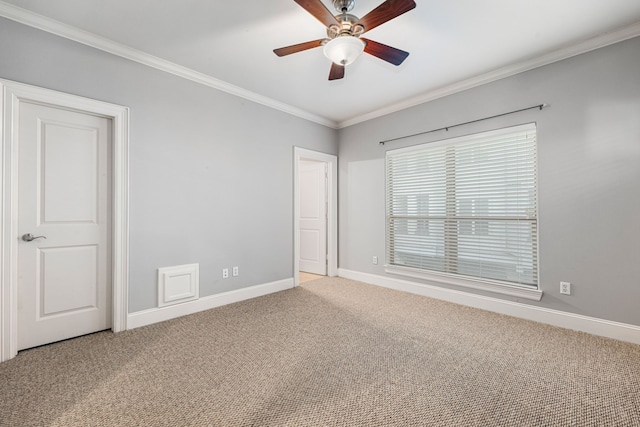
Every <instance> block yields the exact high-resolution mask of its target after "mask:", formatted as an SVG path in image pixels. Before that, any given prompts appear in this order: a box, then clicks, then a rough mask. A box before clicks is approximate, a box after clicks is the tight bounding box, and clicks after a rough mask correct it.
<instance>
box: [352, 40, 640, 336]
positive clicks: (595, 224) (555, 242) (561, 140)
mask: <svg viewBox="0 0 640 427" xmlns="http://www.w3.org/2000/svg"><path fill="white" fill-rule="evenodd" d="M540 103H548V104H550V107H549V108H547V109H544V110H542V111H539V110H533V111H529V112H525V113H519V114H515V115H511V116H507V117H503V118H500V119H492V120H488V121H484V122H481V123H478V124H474V125H470V126H464V127H459V128H456V129H452V130H450V131H449V132H445V131H442V132H438V133H434V134H430V135H425V136H422V137H416V138H411V139H406V140H402V141H397V142H392V143H388V144H386V146H380V145H379V144H378V142H379V141H380V140H384V139H389V138H394V137H399V136H404V135H410V134H414V133H417V132H421V131H426V130H429V129H434V128H440V127H443V126H446V125H452V124H456V123H460V122H466V121H470V120H474V119H478V118H483V117H488V116H492V115H495V114H499V113H502V112H506V111H511V110H516V109H520V108H523V107H528V106H531V105H536V104H540ZM528 122H537V126H538V168H539V169H538V175H539V186H538V188H539V225H540V239H539V244H540V246H539V248H540V249H539V253H540V286H541V288H542V290H543V291H544V296H543V298H542V301H540V302H539V303H538V302H531V301H521V302H524V303H527V304H535V305H538V306H542V307H548V308H552V309H557V310H562V311H566V312H571V313H577V314H583V315H587V316H593V317H597V318H602V319H609V320H613V321H619V322H624V323H629V324H633V325H640V269H639V265H640V225H639V223H638V221H640V38H635V39H632V40H628V41H625V42H622V43H618V44H616V45H612V46H608V47H605V48H602V49H599V50H596V51H593V52H590V53H587V54H583V55H580V56H577V57H574V58H570V59H567V60H564V61H561V62H558V63H555V64H551V65H548V66H545V67H541V68H538V69H535V70H532V71H529V72H526V73H522V74H519V75H517V76H513V77H510V78H506V79H503V80H500V81H497V82H493V83H490V84H486V85H483V86H480V87H477V88H474V89H472V90H467V91H465V92H461V93H458V94H455V95H451V96H448V97H445V98H441V99H438V100H435V101H432V102H429V103H426V104H422V105H419V106H416V107H413V108H410V109H407V110H404V111H401V112H398V113H395V114H391V115H388V116H385V117H381V118H378V119H374V120H370V121H368V122H365V123H361V124H358V125H353V126H351V127H348V128H345V129H342V130H340V132H339V141H340V151H339V157H340V175H339V180H340V199H339V205H340V218H339V228H340V236H339V242H340V247H339V252H340V267H341V268H344V269H349V270H354V271H358V272H365V273H371V274H376V275H381V276H385V275H386V273H385V272H384V267H383V265H382V264H383V263H380V264H379V265H377V266H376V265H373V264H372V262H371V259H372V256H374V255H376V256H378V257H379V258H380V259H384V251H385V238H384V229H385V213H384V206H385V193H384V155H385V150H387V149H394V148H399V147H403V146H407V145H415V144H418V143H425V142H430V141H435V140H440V139H445V138H450V137H455V136H459V135H464V134H470V133H474V132H479V131H484V130H490V129H496V128H501V127H505V126H511V125H516V124H522V123H528ZM390 277H393V276H391V275H390ZM396 277H397V276H396ZM399 278H401V279H406V278H404V277H399ZM560 281H569V282H571V283H572V285H573V287H572V292H573V295H571V296H564V295H562V296H561V295H560V294H559V283H560ZM423 283H426V282H423ZM469 292H474V291H471V290H469ZM476 293H481V292H476ZM486 295H491V296H494V297H497V298H503V299H509V300H512V299H513V298H508V297H501V296H499V295H494V294H488V293H487V294H486Z"/></svg>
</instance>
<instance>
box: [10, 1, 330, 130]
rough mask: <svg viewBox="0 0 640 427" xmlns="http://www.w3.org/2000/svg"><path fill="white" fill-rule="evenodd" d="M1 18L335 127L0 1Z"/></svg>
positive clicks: (283, 105) (326, 120)
mask: <svg viewBox="0 0 640 427" xmlns="http://www.w3.org/2000/svg"><path fill="white" fill-rule="evenodd" d="M0 16H1V17H4V18H7V19H10V20H12V21H15V22H18V23H20V24H24V25H27V26H30V27H33V28H37V29H39V30H42V31H46V32H48V33H51V34H54V35H56V36H59V37H64V38H66V39H69V40H72V41H75V42H77V43H81V44H84V45H86V46H90V47H93V48H95V49H99V50H102V51H104V52H107V53H110V54H112V55H116V56H119V57H122V58H125V59H128V60H130V61H134V62H137V63H140V64H143V65H146V66H148V67H151V68H155V69H157V70H160V71H164V72H166V73H169V74H173V75H175V76H178V77H182V78H184V79H187V80H191V81H193V82H195V83H198V84H201V85H204V86H208V87H211V88H214V89H218V90H220V91H223V92H226V93H229V94H232V95H235V96H238V97H240V98H244V99H247V100H249V101H252V102H255V103H257V104H261V105H264V106H266V107H270V108H273V109H275V110H279V111H282V112H284V113H287V114H291V115H293V116H297V117H300V118H302V119H305V120H309V121H311V122H315V123H318V124H321V125H323V126H327V127H330V128H333V129H336V128H337V126H338V124H337V123H336V122H334V121H332V120H329V119H327V118H325V117H321V116H318V115H316V114H312V113H310V112H308V111H305V110H302V109H300V108H297V107H293V106H291V105H289V104H285V103H283V102H280V101H276V100H274V99H272V98H269V97H266V96H263V95H260V94H257V93H255V92H251V91H249V90H246V89H243V88H241V87H238V86H235V85H232V84H230V83H227V82H225V81H222V80H219V79H216V78H215V77H211V76H209V75H207V74H204V73H201V72H198V71H195V70H192V69H190V68H187V67H183V66H182V65H178V64H175V63H173V62H171V61H167V60H165V59H162V58H159V57H157V56H153V55H150V54H148V53H145V52H143V51H140V50H137V49H134V48H132V47H130V46H127V45H124V44H122V43H118V42H115V41H113V40H110V39H107V38H105V37H101V36H98V35H96V34H93V33H90V32H88V31H84V30H81V29H79V28H76V27H74V26H71V25H67V24H64V23H62V22H60V21H56V20H54V19H51V18H48V17H46V16H43V15H39V14H37V13H34V12H31V11H28V10H26V9H22V8H20V7H17V6H14V5H12V4H9V3H6V2H4V1H0Z"/></svg>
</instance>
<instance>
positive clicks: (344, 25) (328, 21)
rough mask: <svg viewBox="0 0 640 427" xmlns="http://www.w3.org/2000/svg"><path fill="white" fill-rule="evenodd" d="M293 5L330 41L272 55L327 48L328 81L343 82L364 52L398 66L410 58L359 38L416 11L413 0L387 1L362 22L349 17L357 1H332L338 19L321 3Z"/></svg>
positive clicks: (305, 0) (300, 0)
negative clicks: (348, 68)
mask: <svg viewBox="0 0 640 427" xmlns="http://www.w3.org/2000/svg"><path fill="white" fill-rule="evenodd" d="M294 1H295V2H296V3H298V4H299V5H300V6H302V7H303V8H304V9H305V10H306V11H307V12H309V13H310V14H311V15H313V16H314V17H315V18H316V19H317V20H318V21H320V22H321V23H322V24H324V25H325V26H326V27H327V36H328V38H323V39H318V40H313V41H309V42H305V43H299V44H294V45H291V46H286V47H281V48H279V49H274V50H273V52H274V53H275V54H276V55H278V56H285V55H291V54H292V53H297V52H302V51H304V50H308V49H313V48H315V47H320V46H324V54H325V56H326V57H327V58H329V59H330V60H331V70H330V72H329V80H337V79H341V78H343V77H344V69H345V67H346V66H347V65H349V64H351V63H352V62H353V61H355V60H356V58H357V57H358V56H360V54H361V53H362V52H366V53H368V54H370V55H373V56H375V57H378V58H380V59H382V60H384V61H387V62H389V63H391V64H393V65H396V66H397V65H400V64H402V62H403V61H404V60H405V59H406V58H407V56H409V52H405V51H403V50H400V49H396V48H394V47H391V46H387V45H385V44H382V43H378V42H375V41H373V40H369V39H366V38H364V37H360V36H361V35H362V34H364V33H365V32H367V31H370V30H372V29H374V28H375V27H377V26H379V25H382V24H384V23H385V22H387V21H390V20H392V19H393V18H397V17H398V16H400V15H402V14H403V13H405V12H408V11H410V10H411V9H413V8H414V7H416V3H415V1H413V0H386V1H385V2H384V3H382V4H381V5H379V6H378V7H376V8H375V9H373V10H372V11H371V12H369V13H368V14H366V15H365V16H364V17H362V18H358V17H357V16H355V15H352V14H350V13H349V12H350V11H351V10H353V7H354V6H355V3H356V1H355V0H333V6H334V7H335V8H336V10H337V11H338V12H339V13H338V14H337V15H335V16H334V15H333V14H332V13H331V11H330V10H329V9H328V8H327V7H326V6H325V5H324V4H323V3H322V1H321V0H294Z"/></svg>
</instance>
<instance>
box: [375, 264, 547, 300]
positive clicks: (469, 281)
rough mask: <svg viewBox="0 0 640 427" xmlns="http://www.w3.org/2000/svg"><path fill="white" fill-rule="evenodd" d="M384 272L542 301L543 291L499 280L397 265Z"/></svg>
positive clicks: (386, 266) (390, 266)
mask: <svg viewBox="0 0 640 427" xmlns="http://www.w3.org/2000/svg"><path fill="white" fill-rule="evenodd" d="M384 271H385V273H389V274H396V275H398V276H405V277H413V278H414V279H422V280H429V281H432V282H440V283H445V284H447V285H454V286H460V287H463V288H471V289H478V290H481V291H487V292H493V293H496V294H502V295H509V296H512V297H516V298H524V299H530V300H533V301H540V300H541V299H542V291H541V290H539V289H532V288H525V287H522V286H515V285H510V284H508V283H506V282H500V281H497V280H489V279H483V278H478V277H465V276H460V275H456V274H447V273H440V272H435V271H434V272H431V271H426V270H420V269H418V268H409V267H399V266H395V265H393V266H392V265H385V268H384Z"/></svg>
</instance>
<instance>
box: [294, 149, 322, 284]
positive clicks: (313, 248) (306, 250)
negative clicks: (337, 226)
mask: <svg viewBox="0 0 640 427" xmlns="http://www.w3.org/2000/svg"><path fill="white" fill-rule="evenodd" d="M326 167H327V166H326V164H325V163H322V162H312V161H305V160H301V161H300V165H299V188H300V195H299V198H298V199H299V200H300V271H304V272H307V273H314V274H321V275H326V274H327V263H326V259H327V212H326V209H327V203H326V200H327V199H326V194H327V188H326Z"/></svg>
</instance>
